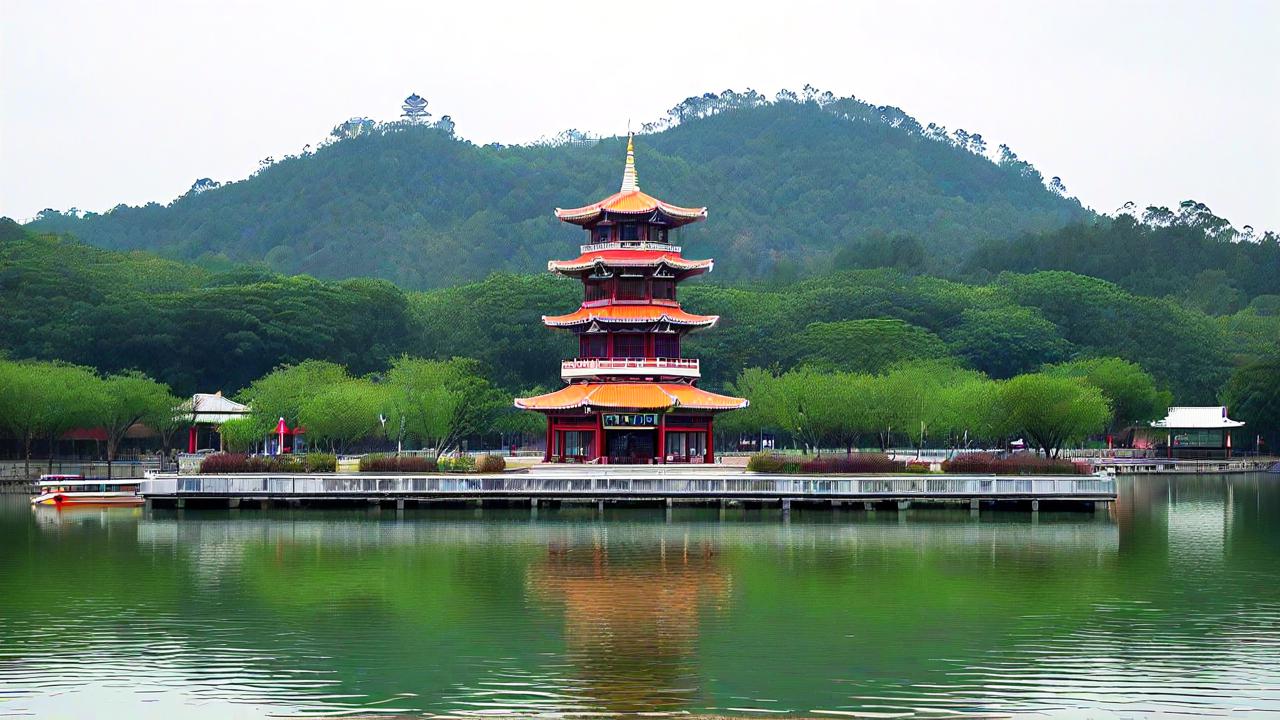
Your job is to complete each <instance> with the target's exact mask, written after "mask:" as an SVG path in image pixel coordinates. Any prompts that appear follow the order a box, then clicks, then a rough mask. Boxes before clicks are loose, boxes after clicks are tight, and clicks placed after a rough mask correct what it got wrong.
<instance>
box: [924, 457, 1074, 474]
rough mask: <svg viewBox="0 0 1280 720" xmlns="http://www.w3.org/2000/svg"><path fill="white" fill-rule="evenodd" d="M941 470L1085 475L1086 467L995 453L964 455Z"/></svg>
mask: <svg viewBox="0 0 1280 720" xmlns="http://www.w3.org/2000/svg"><path fill="white" fill-rule="evenodd" d="M942 471H943V472H949V473H971V474H974V475H1088V474H1089V466H1088V465H1085V464H1082V463H1073V462H1071V461H1069V460H1052V459H1050V458H1044V457H1040V456H1039V455H1010V456H1008V457H1000V456H999V455H995V454H994V453H965V454H963V455H957V456H955V457H953V458H951V459H950V460H947V461H946V462H944V463H942Z"/></svg>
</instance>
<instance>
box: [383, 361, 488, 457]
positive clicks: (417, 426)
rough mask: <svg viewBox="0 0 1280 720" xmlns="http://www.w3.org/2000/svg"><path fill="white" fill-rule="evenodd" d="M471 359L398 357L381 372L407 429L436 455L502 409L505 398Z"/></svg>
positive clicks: (482, 427) (479, 430)
mask: <svg viewBox="0 0 1280 720" xmlns="http://www.w3.org/2000/svg"><path fill="white" fill-rule="evenodd" d="M479 370H480V369H479V364H478V363H476V362H475V361H474V360H467V359H464V358H454V359H452V360H424V359H422V358H413V357H408V356H403V357H400V358H397V359H396V360H395V361H394V362H392V364H391V369H390V370H388V371H387V375H386V382H387V383H389V384H390V385H391V387H392V388H393V390H392V391H391V392H392V394H393V396H394V397H395V403H396V406H397V407H398V411H399V412H400V413H403V415H404V419H405V424H406V427H407V431H408V433H409V434H410V435H413V436H415V437H417V438H418V439H419V440H420V441H421V442H422V444H423V446H424V447H429V448H433V449H434V450H435V453H436V457H439V456H440V455H442V454H444V453H445V452H447V451H449V450H452V449H453V448H455V447H457V446H458V445H459V444H460V443H461V442H462V439H463V438H464V437H466V436H468V435H474V434H477V433H482V432H486V431H488V430H489V429H491V428H492V427H493V420H494V418H495V417H497V415H498V413H499V412H500V411H501V410H503V409H505V403H504V400H505V397H506V396H505V395H504V394H503V393H502V392H501V391H499V390H498V389H497V388H495V387H494V386H493V385H492V384H491V383H490V382H489V381H488V380H486V379H485V378H484V377H482V376H481V375H480V371H479Z"/></svg>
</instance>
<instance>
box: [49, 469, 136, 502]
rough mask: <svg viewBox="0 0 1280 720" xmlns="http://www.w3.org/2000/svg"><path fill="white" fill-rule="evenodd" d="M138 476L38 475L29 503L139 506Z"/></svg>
mask: <svg viewBox="0 0 1280 720" xmlns="http://www.w3.org/2000/svg"><path fill="white" fill-rule="evenodd" d="M142 502H143V500H142V496H140V495H138V478H120V479H107V478H85V477H84V476H82V475H41V476H40V482H39V483H38V484H37V493H36V496H35V497H33V498H31V504H32V505H55V506H57V507H64V506H67V505H141V504H142Z"/></svg>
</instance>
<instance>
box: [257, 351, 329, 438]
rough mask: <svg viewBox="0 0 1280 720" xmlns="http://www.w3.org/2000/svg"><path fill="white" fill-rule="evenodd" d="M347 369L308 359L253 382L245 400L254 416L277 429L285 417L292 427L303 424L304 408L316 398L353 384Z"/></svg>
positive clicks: (277, 369) (276, 370) (283, 367)
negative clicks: (344, 384)
mask: <svg viewBox="0 0 1280 720" xmlns="http://www.w3.org/2000/svg"><path fill="white" fill-rule="evenodd" d="M350 380H351V376H350V375H348V374H347V369H346V368H344V367H343V366H341V365H338V364H337V363H332V362H327V361H323V360H307V361H304V362H301V363H298V364H297V365H282V366H280V367H278V368H276V369H275V370H273V371H271V372H270V373H269V374H267V375H264V376H263V377H260V378H258V379H257V380H254V381H253V384H252V385H250V386H249V387H248V389H246V390H245V391H244V393H243V397H242V399H243V400H244V402H245V403H246V404H247V405H249V407H250V409H251V410H252V412H253V414H254V415H256V416H258V417H260V418H263V420H264V421H265V422H269V423H270V424H271V427H275V425H276V421H277V420H279V419H280V418H284V421H285V422H286V423H287V424H288V425H290V426H296V425H299V424H301V416H302V407H303V406H304V405H306V404H307V402H308V401H309V400H311V399H312V398H313V397H315V396H316V395H318V394H320V393H321V392H324V391H325V390H327V389H329V388H331V387H333V386H335V385H341V384H342V383H345V382H349V381H350Z"/></svg>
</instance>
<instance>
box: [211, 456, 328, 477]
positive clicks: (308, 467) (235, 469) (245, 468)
mask: <svg viewBox="0 0 1280 720" xmlns="http://www.w3.org/2000/svg"><path fill="white" fill-rule="evenodd" d="M337 464H338V459H337V458H336V457H334V456H333V455H331V454H329V453H307V454H306V455H244V454H242V453H215V454H213V455H210V456H208V457H206V458H205V459H204V460H201V461H200V472H201V473H202V474H207V475H226V474H231V473H277V472H286V473H288V472H333V471H334V470H335V469H336V467H337Z"/></svg>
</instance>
